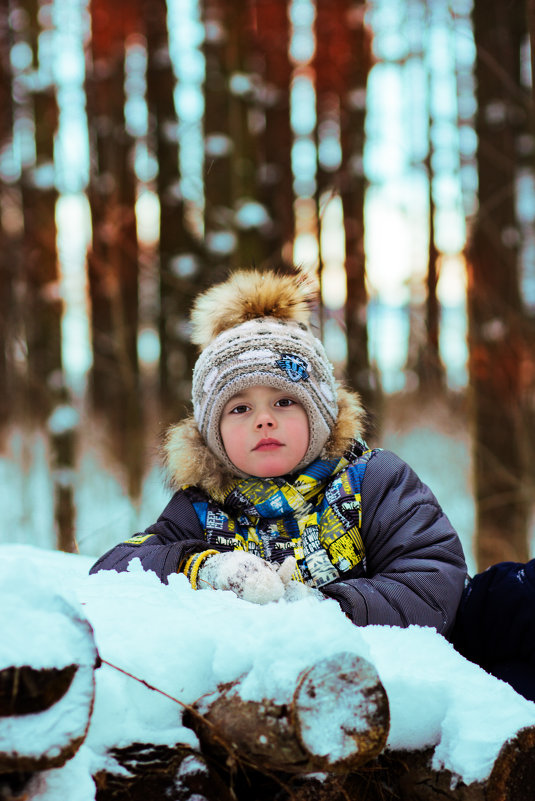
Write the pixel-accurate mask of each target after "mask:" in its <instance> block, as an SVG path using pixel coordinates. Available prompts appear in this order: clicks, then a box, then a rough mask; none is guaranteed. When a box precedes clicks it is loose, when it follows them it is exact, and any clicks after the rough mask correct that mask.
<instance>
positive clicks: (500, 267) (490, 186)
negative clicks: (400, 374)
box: [468, 0, 529, 568]
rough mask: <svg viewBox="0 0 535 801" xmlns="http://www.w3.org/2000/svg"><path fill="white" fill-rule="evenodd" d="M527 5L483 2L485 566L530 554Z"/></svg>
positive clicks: (479, 340) (477, 384)
mask: <svg viewBox="0 0 535 801" xmlns="http://www.w3.org/2000/svg"><path fill="white" fill-rule="evenodd" d="M525 13H526V10H525V6H524V3H523V2H517V3H514V4H510V5H504V4H503V3H502V2H500V0H491V1H490V2H489V0H475V3H474V9H473V22H474V35H475V41H476V46H477V56H476V68H475V70H476V82H477V101H478V111H477V116H476V133H477V136H478V153H477V156H478V177H479V211H478V213H477V218H476V220H475V223H474V227H473V231H472V235H471V241H470V245H469V250H468V312H469V349H470V355H469V372H470V388H471V397H472V414H473V427H474V467H475V493H476V501H477V562H478V566H479V567H480V568H485V567H487V566H488V565H489V564H491V563H492V562H496V561H498V560H500V559H509V560H518V561H521V560H525V559H527V558H528V555H529V554H528V545H527V513H528V504H527V497H526V492H525V483H524V481H525V465H524V454H523V441H524V438H525V432H524V431H523V424H524V419H523V414H522V375H521V366H522V353H523V350H524V348H525V342H524V334H523V308H522V303H521V298H520V291H519V263H518V244H519V232H518V227H517V220H516V215H515V180H516V163H517V158H516V137H517V134H518V132H519V130H521V129H522V127H523V126H524V124H525V113H526V110H525V102H524V100H525V98H524V96H523V93H522V91H521V89H520V76H519V70H520V46H521V42H522V38H523V32H524V31H525V24H526V23H525Z"/></svg>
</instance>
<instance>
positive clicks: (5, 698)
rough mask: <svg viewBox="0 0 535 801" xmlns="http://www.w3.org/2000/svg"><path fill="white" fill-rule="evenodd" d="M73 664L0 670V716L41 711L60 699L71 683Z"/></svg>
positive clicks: (74, 670) (73, 671) (23, 666)
mask: <svg viewBox="0 0 535 801" xmlns="http://www.w3.org/2000/svg"><path fill="white" fill-rule="evenodd" d="M77 669H78V668H77V666H76V665H66V666H65V667H64V668H41V669H35V668H32V667H31V665H22V666H21V667H13V666H11V667H8V668H4V669H3V670H0V717H1V718H5V717H11V716H12V715H31V714H34V713H35V712H43V711H44V710H45V709H49V708H50V707H51V706H52V704H55V703H57V701H59V699H60V698H63V696H64V695H65V693H66V692H67V690H68V689H69V687H70V686H71V683H72V680H73V678H74V674H75V673H76V671H77Z"/></svg>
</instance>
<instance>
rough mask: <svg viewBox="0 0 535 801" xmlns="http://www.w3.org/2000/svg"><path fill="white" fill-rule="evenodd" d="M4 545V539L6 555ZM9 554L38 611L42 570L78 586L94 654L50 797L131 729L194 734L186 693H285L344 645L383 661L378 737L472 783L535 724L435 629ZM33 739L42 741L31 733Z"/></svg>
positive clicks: (49, 645) (185, 738) (40, 655)
mask: <svg viewBox="0 0 535 801" xmlns="http://www.w3.org/2000/svg"><path fill="white" fill-rule="evenodd" d="M10 547H11V546H0V561H1V562H2V564H4V563H5V561H6V558H7V557H8V554H9V550H10ZM12 557H13V558H12V559H11V567H10V570H8V571H6V572H7V573H10V574H11V576H12V579H11V585H10V587H11V589H10V591H17V592H18V595H19V597H20V598H21V599H22V598H26V596H27V597H28V600H29V603H30V606H32V604H33V606H34V609H35V611H36V612H37V611H38V610H39V609H40V608H41V602H40V594H39V590H38V589H37V583H38V582H37V578H38V576H37V574H39V575H40V578H39V580H41V579H42V580H43V581H47V580H50V581H51V582H52V583H54V582H55V583H56V586H60V585H61V586H64V587H65V590H66V592H67V590H68V592H69V593H74V594H75V595H76V597H77V599H78V603H79V604H81V605H82V609H83V613H84V614H85V615H86V616H87V618H88V620H89V621H90V623H91V625H92V627H93V629H94V633H95V638H96V643H97V647H98V650H99V653H100V656H101V657H102V660H103V665H102V667H101V668H100V669H99V670H97V671H96V681H97V687H96V699H95V708H94V712H93V716H92V720H91V725H90V729H89V732H88V735H87V738H86V740H85V742H84V744H83V745H82V747H81V748H80V750H79V752H78V754H77V755H76V756H75V758H74V759H73V760H71V761H70V762H69V763H67V765H65V767H64V768H62V769H60V770H59V771H51V772H49V773H48V774H47V776H49V779H50V781H49V786H50V787H52V786H54V787H55V788H56V798H58V797H60V795H58V794H57V793H58V792H59V790H57V788H58V786H59V784H60V783H61V777H62V776H63V777H64V781H65V782H69V781H71V780H70V779H69V778H68V777H69V776H71V777H73V776H78V778H77V779H76V781H75V780H74V779H73V780H72V781H73V784H72V788H71V792H70V793H69V792H67V793H66V794H65V795H64V797H69V798H70V801H87V800H88V799H89V798H90V796H89V795H88V792H89V790H88V789H87V788H88V786H89V785H88V782H87V776H88V775H89V774H91V773H92V774H94V773H95V772H97V770H102V769H114V765H113V761H112V760H111V758H110V756H109V753H108V752H109V749H110V748H113V747H121V745H128V744H130V743H132V742H140V743H143V742H151V743H154V744H167V745H173V744H177V743H187V744H190V745H195V743H196V738H195V736H194V735H193V733H192V732H191V730H189V729H187V728H186V727H184V726H183V725H182V708H183V706H182V705H183V704H191V703H193V702H194V701H196V700H197V699H198V698H199V697H200V696H202V695H204V694H208V693H210V692H213V691H214V690H215V689H216V688H217V687H218V685H219V684H220V683H224V682H230V681H235V680H237V679H238V678H240V685H239V686H240V694H241V697H242V698H243V699H244V700H257V701H261V700H263V699H264V698H271V699H272V700H273V701H274V702H276V703H286V702H288V701H289V700H290V698H291V696H292V692H293V690H294V689H295V686H296V683H297V681H298V676H299V674H300V673H301V672H302V671H304V670H306V669H307V668H309V667H310V666H311V665H313V664H316V663H317V662H318V661H319V660H320V659H324V658H328V657H330V656H333V655H335V654H337V653H340V652H346V653H353V654H356V655H359V656H362V657H364V659H367V660H368V661H369V662H371V663H372V665H374V666H375V668H376V670H377V672H378V674H379V677H380V679H381V681H382V683H383V685H384V687H385V689H386V692H387V695H388V699H389V705H390V714H391V727H390V734H389V738H388V744H387V747H388V748H390V749H393V750H394V749H395V750H404V749H407V750H411V749H420V748H427V747H432V748H434V765H435V767H443V768H446V769H447V770H449V771H451V772H452V773H453V774H454V775H455V776H458V777H459V778H460V779H462V780H463V781H464V782H466V783H467V784H468V783H470V782H473V781H476V780H481V781H483V780H485V779H486V778H487V777H488V775H489V773H490V770H491V768H492V765H493V763H494V761H495V759H496V756H497V754H498V751H499V750H500V748H501V746H502V745H503V743H504V742H505V741H506V740H507V739H509V738H510V737H511V736H513V735H514V734H515V733H516V732H517V731H519V730H520V729H521V728H523V727H525V726H534V725H535V704H533V703H531V702H529V701H526V700H525V699H523V698H522V697H521V696H519V695H518V694H517V693H515V692H514V690H513V689H512V688H511V687H510V686H509V685H507V684H505V683H503V682H501V681H499V680H498V679H495V678H493V677H492V676H490V675H489V674H487V673H486V672H485V671H483V670H482V669H480V668H479V667H477V666H475V665H473V664H471V663H469V662H468V661H467V660H465V659H464V658H463V657H461V656H460V655H459V654H457V653H456V652H455V651H454V649H453V648H452V646H451V645H450V644H449V643H448V642H447V641H446V640H445V639H444V638H443V637H442V636H440V635H439V634H437V633H436V632H435V631H434V630H432V629H428V628H421V627H418V626H411V627H409V628H407V629H400V628H391V627H386V626H369V627H365V628H359V627H356V626H354V625H353V624H352V623H351V622H350V621H349V620H348V619H347V618H346V617H345V615H343V614H342V613H341V611H340V608H339V606H338V604H337V603H336V602H335V601H334V600H331V599H327V600H323V601H319V600H318V599H317V598H316V597H315V596H314V595H307V596H306V597H304V598H303V599H301V600H298V601H296V602H294V603H290V602H288V601H287V600H285V598H284V597H283V598H281V600H279V601H277V602H275V603H267V604H263V605H257V604H253V603H249V602H248V601H246V600H243V599H241V598H238V597H237V596H236V595H235V594H234V593H233V592H228V591H210V592H205V591H203V592H196V591H194V590H192V588H191V587H190V585H189V583H188V582H187V580H186V578H185V577H184V576H182V575H173V576H171V577H170V579H169V584H168V585H163V584H161V583H160V581H159V580H158V578H157V577H156V575H155V574H154V573H151V572H144V571H143V569H142V567H141V564H140V563H139V561H138V560H134V561H133V562H132V563H131V565H130V570H129V571H128V572H126V573H119V574H118V573H114V572H100V573H98V574H97V575H94V576H87V575H85V570H86V569H87V562H86V560H85V559H83V561H82V563H81V567H83V570H82V569H80V570H79V569H78V568H74V569H73V567H72V566H71V565H70V563H69V562H68V561H66V560H65V556H64V555H61V554H58V555H53V554H50V553H48V552H43V554H42V558H40V555H39V553H38V552H37V551H36V552H35V553H33V555H32V559H31V560H30V561H33V566H32V569H31V570H30V571H29V572H28V571H26V572H25V571H24V568H25V562H26V559H25V555H24V554H23V553H21V552H20V550H19V551H18V553H14V554H13V553H12ZM71 559H76V557H71ZM79 559H82V557H79ZM37 564H39V569H38V570H36V569H35V566H36V565H37ZM14 576H16V577H17V578H13V577H14ZM60 576H63V579H60ZM6 581H10V579H9V576H7V575H6ZM2 589H4V586H3V585H2ZM30 599H31V601H30ZM10 608H11V609H12V608H13V605H12V606H11V607H10ZM30 618H31V615H29V616H28V618H26V619H25V620H24V622H23V623H21V626H23V627H24V628H25V632H26V633H25V634H22V633H21V634H20V636H21V637H25V638H26V639H31V638H32V636H33V635H32V634H31V632H33V626H32V623H31V619H30ZM3 619H4V620H5V616H3ZM34 619H36V618H34ZM4 625H5V624H4V623H3V626H4ZM52 639H53V638H51V637H47V638H45V639H44V640H43V645H42V646H41V648H40V649H37V648H34V645H33V643H32V644H28V648H31V649H33V650H32V654H33V655H34V657H35V658H36V659H37V660H38V663H39V664H45V663H49V664H50V663H52V662H54V661H55V662H58V663H59V661H60V647H59V645H58V644H57V643H53V642H52ZM6 647H7V646H6ZM82 656H83V654H82ZM85 658H86V660H87V655H86V656H85ZM119 669H120V670H119ZM141 682H145V683H141ZM147 685H150V686H147ZM151 687H152V688H157V690H159V691H162V692H163V693H165V695H163V694H162V692H157V691H155V689H151ZM173 699H174V700H173ZM318 720H319V719H318ZM309 723H310V726H311V736H313V737H316V738H319V737H321V736H325V739H326V740H327V739H328V737H327V736H326V735H325V732H322V731H320V729H319V728H315V725H316V724H315V722H314V720H311V721H310V722H309ZM320 725H321V724H320V723H319V722H318V723H317V726H318V727H319V726H320ZM32 739H33V740H34V742H35V744H36V747H38V738H37V737H35V735H33V737H32ZM327 747H328V743H327ZM116 769H117V770H118V768H116ZM83 776H85V777H86V780H85V781H82V777H83ZM43 781H45V780H43ZM46 781H48V779H46ZM46 781H45V784H46ZM77 787H80V791H79V794H78V795H77V792H78V791H77V789H76V788H77ZM82 787H83V788H85V789H84V790H83V793H82V789H81V788H82ZM50 792H51V793H52V791H50ZM43 793H45V794H44V795H43V798H42V799H41V796H39V801H44V799H46V801H48V796H46V788H45V790H43ZM49 797H50V798H52V797H53V796H52V795H50V796H49Z"/></svg>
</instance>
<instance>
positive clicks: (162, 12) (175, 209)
mask: <svg viewBox="0 0 535 801" xmlns="http://www.w3.org/2000/svg"><path fill="white" fill-rule="evenodd" d="M143 18H144V20H145V26H146V35H147V58H148V62H147V103H148V108H149V134H150V138H151V140H152V146H153V148H154V150H155V154H156V159H157V163H158V178H157V193H158V200H159V204H160V237H159V273H160V308H159V325H158V327H159V335H160V391H161V397H162V401H163V403H164V405H165V407H166V408H167V409H168V410H169V414H170V415H172V416H173V418H174V419H176V417H177V414H178V415H180V414H181V413H182V411H183V408H185V407H186V404H187V403H189V399H190V395H191V372H192V369H193V364H194V360H195V356H196V353H195V349H194V348H193V347H192V345H191V344H190V342H189V337H188V326H187V317H188V314H189V310H190V308H191V301H192V298H193V296H194V295H195V294H196V292H197V289H198V282H199V280H200V277H201V260H200V257H199V253H200V244H199V239H198V238H195V237H194V236H193V234H192V232H191V231H190V229H189V228H188V226H187V225H186V222H185V209H184V199H183V197H182V192H181V186H180V172H179V166H178V119H177V113H176V108H175V101H174V90H175V85H176V78H175V74H174V71H173V65H172V62H171V57H170V53H169V42H168V31H167V4H166V2H165V0H144V3H143Z"/></svg>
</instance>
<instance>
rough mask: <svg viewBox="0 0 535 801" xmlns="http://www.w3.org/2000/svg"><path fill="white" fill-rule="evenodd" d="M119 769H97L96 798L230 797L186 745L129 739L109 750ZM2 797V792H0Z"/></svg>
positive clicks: (177, 800)
mask: <svg viewBox="0 0 535 801" xmlns="http://www.w3.org/2000/svg"><path fill="white" fill-rule="evenodd" d="M110 756H111V757H113V761H114V763H115V764H116V765H118V766H120V768H121V769H123V770H122V773H120V774H119V773H110V772H108V771H104V770H103V771H99V772H98V773H97V774H96V775H95V776H94V780H95V785H96V787H97V793H96V799H97V801H147V799H156V798H162V799H163V798H165V799H166V800H167V801H189V800H190V799H191V801H193V800H195V801H231V794H230V792H229V790H228V789H227V787H225V784H224V783H223V781H222V780H221V778H220V777H219V776H218V775H217V773H215V772H213V771H211V770H210V769H209V767H208V765H207V763H206V761H205V760H204V757H203V756H202V755H201V754H198V753H194V752H192V751H191V749H188V748H186V747H175V748H170V747H169V746H165V745H150V744H143V743H132V745H130V746H126V747H124V748H114V749H113V750H112V751H111V752H110ZM0 797H1V796H0Z"/></svg>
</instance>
